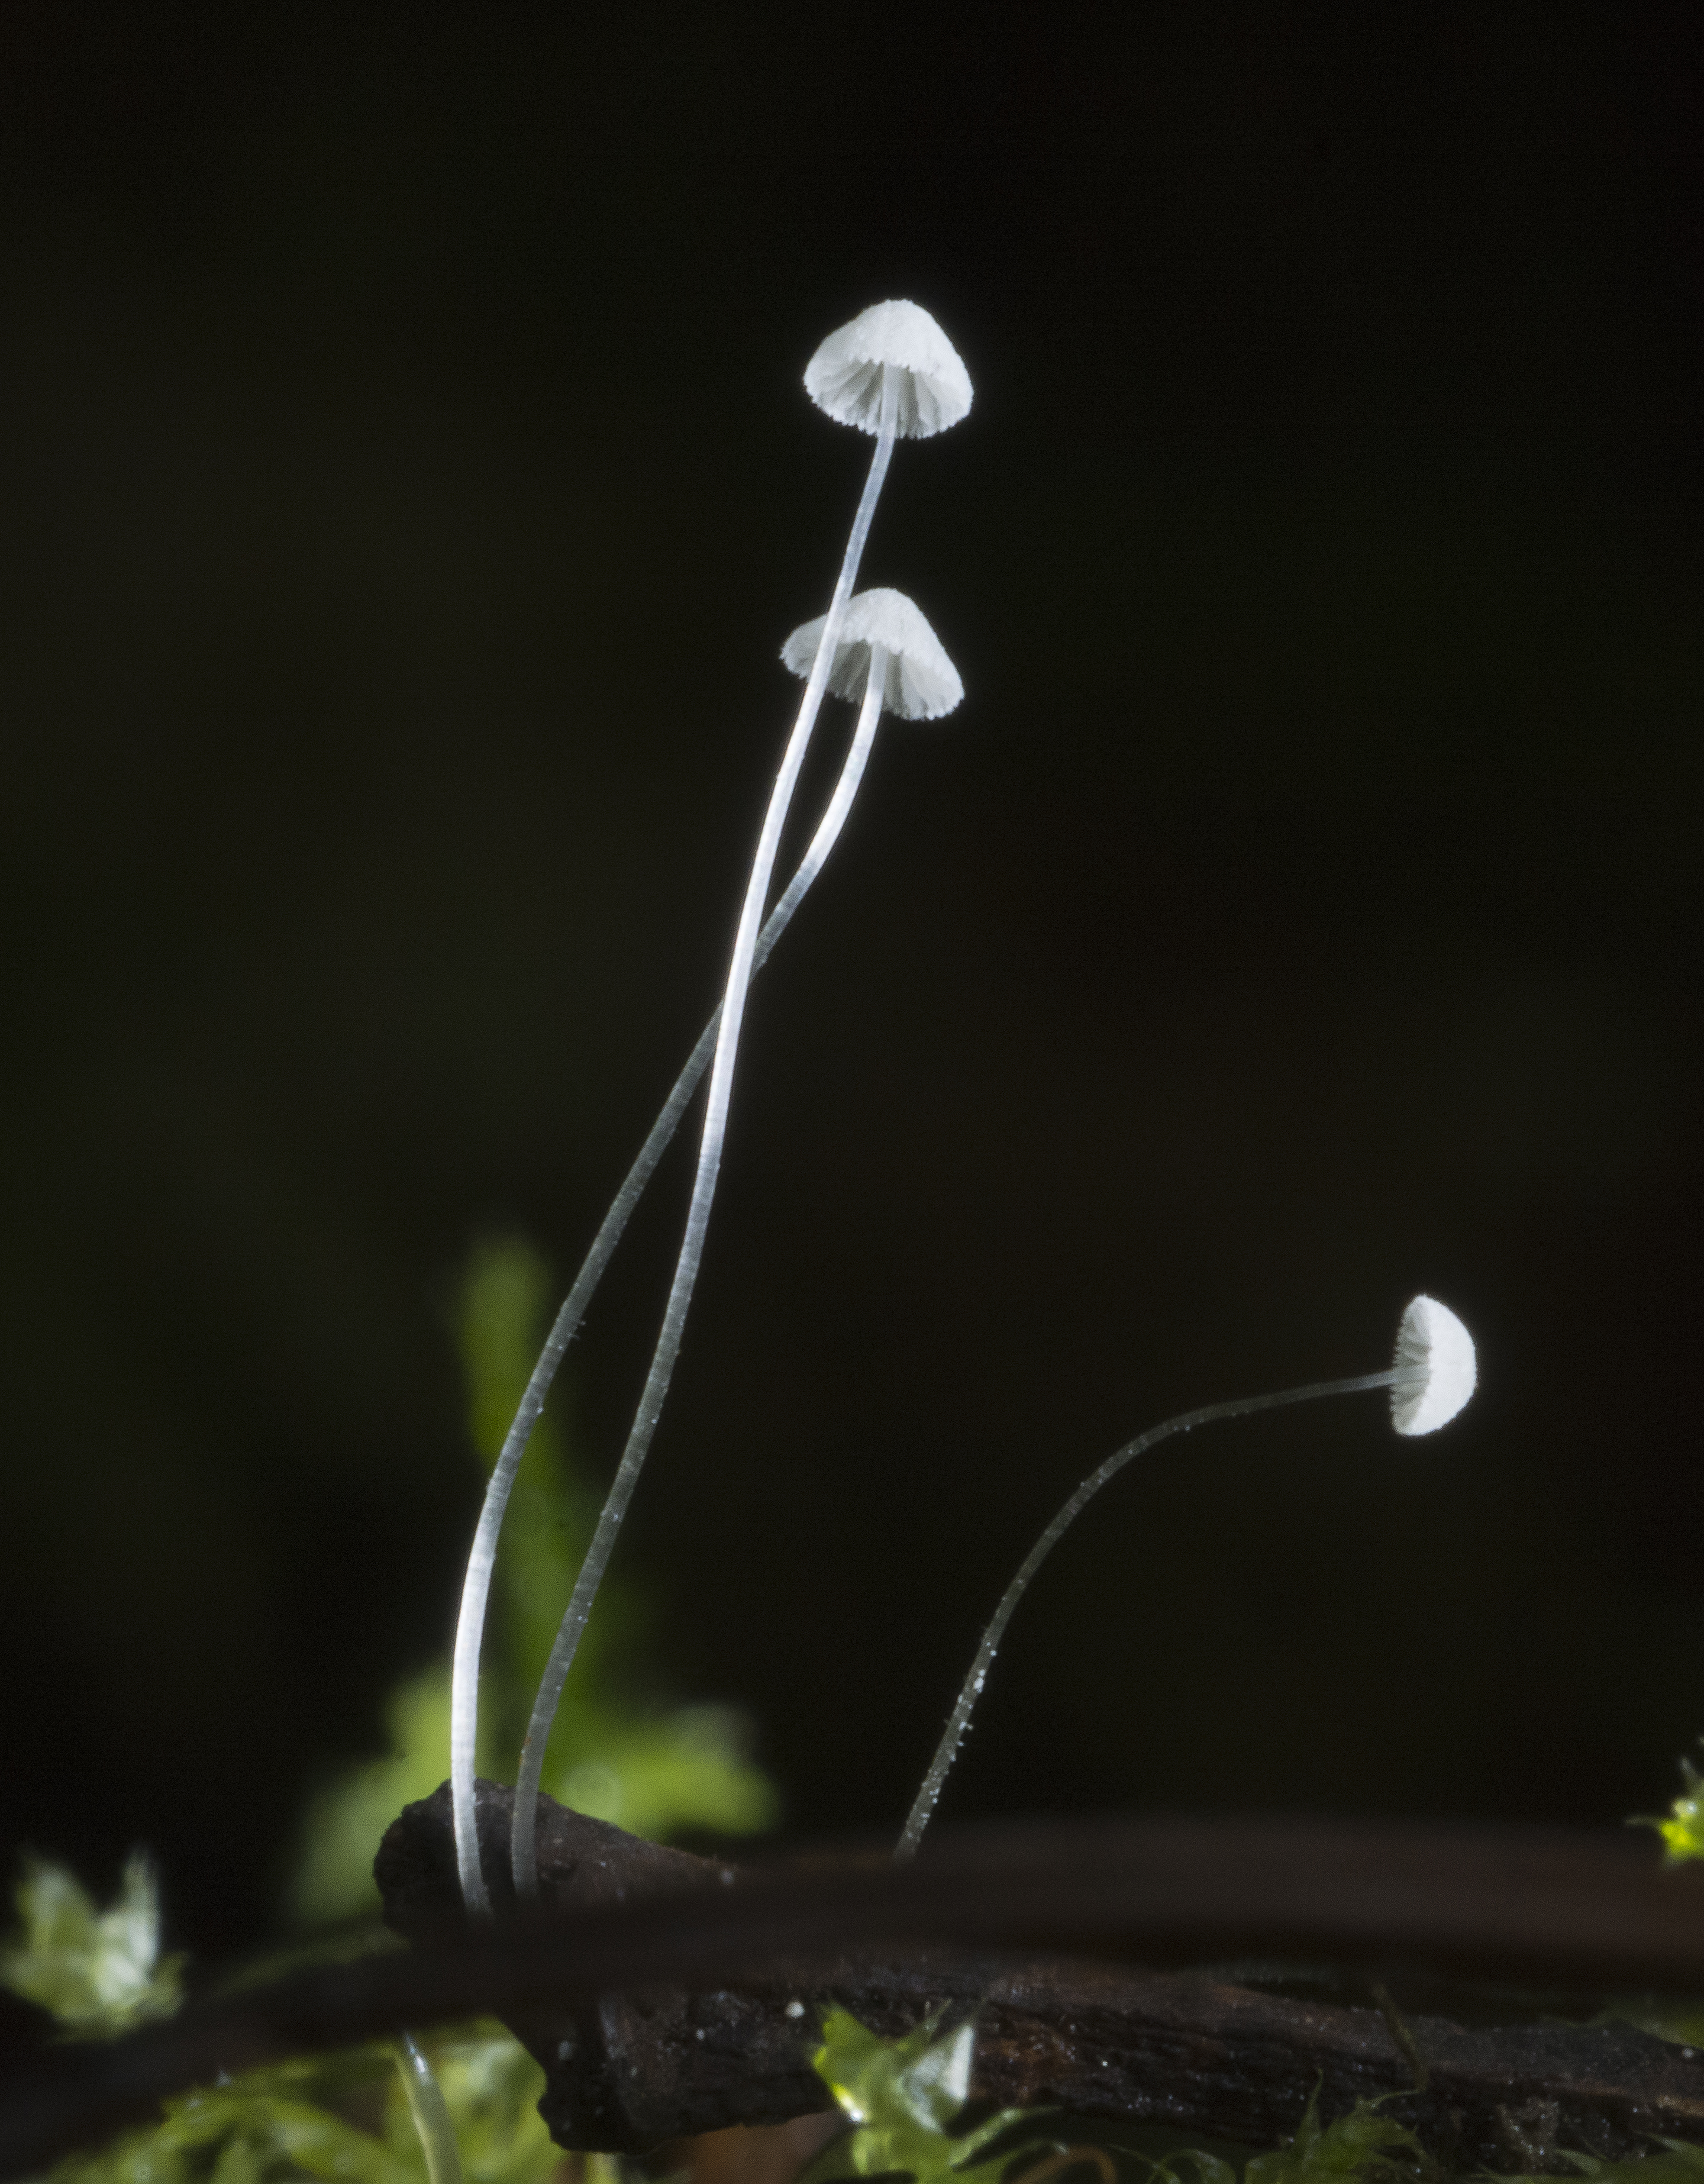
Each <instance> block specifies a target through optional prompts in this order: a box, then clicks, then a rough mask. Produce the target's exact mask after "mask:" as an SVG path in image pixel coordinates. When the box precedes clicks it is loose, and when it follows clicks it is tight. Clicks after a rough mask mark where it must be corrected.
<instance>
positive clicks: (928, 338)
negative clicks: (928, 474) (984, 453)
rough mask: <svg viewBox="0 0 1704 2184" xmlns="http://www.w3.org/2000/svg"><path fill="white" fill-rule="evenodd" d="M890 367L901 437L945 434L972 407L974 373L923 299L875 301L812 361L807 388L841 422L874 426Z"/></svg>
mask: <svg viewBox="0 0 1704 2184" xmlns="http://www.w3.org/2000/svg"><path fill="white" fill-rule="evenodd" d="M884 370H886V371H891V372H893V373H894V375H895V376H896V377H897V378H898V380H899V409H898V421H897V422H898V432H899V437H900V438H901V439H902V440H927V439H928V438H929V437H930V436H931V435H932V434H933V433H936V432H945V431H946V429H947V427H948V426H949V425H956V424H957V423H958V421H959V420H960V418H961V417H962V416H963V415H965V413H966V410H968V409H969V408H970V406H971V376H970V374H969V373H968V372H967V371H966V370H965V367H964V365H963V364H962V363H961V361H960V359H959V353H958V351H957V350H956V349H955V348H954V347H953V345H952V343H950V342H949V340H948V339H947V337H946V336H945V335H944V333H943V332H942V331H941V330H940V328H939V327H938V326H937V325H936V324H935V322H934V320H933V319H932V318H931V317H930V316H929V315H928V313H927V311H926V310H924V309H923V308H922V305H921V304H898V303H895V304H871V306H870V308H869V309H868V310H867V311H860V313H859V314H858V315H857V317H856V318H855V319H854V320H852V322H851V323H850V325H849V326H842V327H841V328H840V329H839V330H838V332H835V333H832V334H830V335H829V337H828V338H827V341H826V342H824V343H823V344H822V346H821V348H819V349H818V350H817V352H816V355H815V356H813V357H812V358H811V359H810V363H809V364H807V365H805V393H807V394H808V395H809V396H810V398H811V400H812V401H813V402H814V403H816V406H817V407H818V409H826V410H827V412H828V414H829V415H830V416H831V417H834V418H838V421H840V423H841V424H843V425H855V426H857V427H858V429H859V431H860V432H877V431H878V430H879V429H880V426H881V422H882V375H883V371H884Z"/></svg>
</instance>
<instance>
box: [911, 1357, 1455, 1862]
mask: <svg viewBox="0 0 1704 2184" xmlns="http://www.w3.org/2000/svg"><path fill="white" fill-rule="evenodd" d="M1424 1378H1425V1375H1424V1373H1420V1372H1405V1371H1403V1370H1401V1368H1398V1367H1396V1366H1389V1367H1387V1368H1385V1370H1384V1372H1382V1373H1356V1375H1355V1377H1354V1378H1353V1379H1348V1380H1316V1381H1314V1382H1312V1383H1311V1385H1309V1386H1307V1387H1306V1388H1285V1389H1284V1390H1281V1391H1280V1392H1279V1393H1278V1394H1277V1395H1275V1396H1237V1397H1234V1398H1233V1400H1232V1401H1230V1402H1228V1403H1206V1404H1204V1405H1203V1406H1202V1407H1201V1408H1200V1410H1198V1411H1183V1412H1180V1413H1179V1414H1178V1417H1176V1418H1167V1420H1166V1422H1165V1423H1164V1424H1163V1425H1157V1426H1150V1428H1149V1429H1148V1430H1147V1432H1146V1433H1144V1434H1138V1435H1137V1436H1136V1438H1135V1440H1129V1441H1126V1442H1125V1444H1124V1446H1123V1447H1122V1448H1121V1449H1117V1450H1115V1451H1113V1453H1112V1454H1111V1456H1109V1457H1107V1459H1106V1461H1105V1463H1103V1464H1102V1465H1101V1466H1100V1469H1099V1470H1098V1471H1092V1472H1090V1474H1089V1476H1088V1478H1087V1479H1084V1480H1083V1484H1082V1485H1081V1486H1079V1487H1078V1490H1077V1491H1076V1492H1075V1493H1074V1494H1073V1495H1072V1497H1071V1499H1070V1500H1069V1501H1068V1502H1066V1504H1065V1506H1064V1507H1063V1508H1062V1509H1061V1510H1060V1512H1059V1513H1058V1514H1057V1515H1056V1516H1055V1518H1054V1519H1053V1522H1052V1523H1051V1524H1050V1525H1049V1526H1048V1527H1047V1529H1046V1530H1045V1531H1044V1533H1043V1534H1042V1535H1041V1537H1040V1538H1039V1540H1038V1541H1036V1543H1035V1545H1034V1546H1033V1547H1032V1548H1031V1549H1030V1551H1029V1552H1028V1554H1027V1556H1026V1557H1024V1560H1023V1563H1022V1566H1021V1568H1019V1570H1018V1573H1017V1575H1016V1577H1015V1578H1014V1579H1013V1580H1012V1581H1011V1584H1010V1585H1008V1586H1007V1587H1006V1589H1005V1592H1004V1593H1003V1594H1002V1595H1001V1596H1000V1606H999V1607H997V1608H995V1610H994V1614H993V1616H992V1618H991V1619H990V1620H989V1623H988V1629H987V1630H984V1631H983V1640H982V1643H981V1645H980V1646H977V1657H976V1658H975V1660H973V1661H972V1663H971V1668H970V1674H968V1675H967V1676H966V1678H965V1680H964V1687H963V1689H962V1690H961V1691H960V1693H959V1699H958V1704H957V1705H956V1706H955V1708H953V1711H952V1714H951V1716H950V1718H949V1720H948V1723H947V1726H946V1728H945V1730H944V1732H943V1734H942V1736H941V1741H940V1742H939V1743H938V1745H937V1746H936V1747H935V1756H934V1758H933V1759H932V1760H931V1761H930V1762H929V1771H928V1773H927V1775H924V1777H923V1784H922V1788H921V1789H920V1790H919V1791H918V1792H917V1795H916V1800H915V1801H914V1802H913V1804H912V1806H911V1810H910V1814H909V1815H908V1817H907V1819H906V1821H905V1828H904V1830H903V1831H902V1833H901V1835H900V1836H899V1841H898V1843H897V1844H896V1845H895V1846H894V1857H895V1858H910V1857H911V1856H912V1854H913V1853H915V1852H916V1847H917V1845H918V1843H919V1841H921V1840H922V1833H923V1830H924V1829H925V1828H926V1827H927V1825H929V1818H930V1815H931V1814H933V1811H934V1809H935V1806H936V1803H937V1802H938V1799H939V1797H940V1794H941V1785H942V1784H943V1783H944V1781H945V1780H946V1779H947V1775H948V1771H949V1769H950V1768H951V1766H952V1763H953V1762H954V1760H955V1759H956V1758H958V1756H959V1747H960V1745H961V1743H962V1742H963V1741H964V1735H965V1731H966V1730H967V1729H968V1728H969V1727H970V1720H971V1715H972V1712H973V1711H974V1709H975V1707H976V1702H977V1700H978V1699H979V1698H980V1697H982V1691H983V1685H984V1684H985V1683H986V1682H987V1681H988V1670H989V1669H990V1667H992V1665H993V1663H994V1654H995V1652H996V1651H997V1650H998V1648H999V1646H1000V1640H1001V1638H1002V1637H1003V1636H1004V1635H1005V1626H1006V1625H1007V1624H1008V1623H1010V1622H1011V1619H1012V1614H1013V1612H1014V1610H1015V1609H1016V1607H1017V1604H1018V1602H1019V1601H1021V1600H1022V1598H1023V1596H1024V1594H1025V1593H1026V1592H1027V1591H1028V1590H1029V1582H1030V1580H1031V1579H1032V1578H1033V1576H1034V1575H1035V1574H1036V1572H1037V1571H1038V1570H1039V1568H1041V1566H1042V1564H1043V1563H1044V1562H1045V1561H1046V1559H1047V1557H1048V1556H1049V1555H1050V1553H1051V1552H1053V1550H1054V1548H1055V1546H1058V1544H1059V1542H1060V1541H1061V1539H1062V1538H1063V1537H1064V1536H1065V1533H1066V1529H1068V1527H1069V1526H1070V1524H1071V1522H1072V1518H1074V1517H1076V1516H1077V1515H1078V1513H1079V1512H1080V1511H1082V1510H1083V1509H1084V1508H1086V1507H1088V1505H1089V1502H1092V1501H1093V1500H1094V1497H1095V1496H1096V1495H1097V1494H1098V1493H1099V1492H1100V1490H1101V1488H1102V1487H1103V1486H1105V1485H1106V1483H1107V1481H1108V1480H1109V1479H1114V1478H1116V1477H1117V1474H1119V1473H1120V1472H1121V1471H1122V1469H1123V1468H1124V1467H1125V1465H1126V1464H1127V1463H1129V1461H1130V1459H1131V1457H1134V1456H1140V1455H1141V1454H1142V1452H1143V1451H1144V1449H1150V1448H1152V1447H1154V1446H1155V1444H1156V1443H1157V1442H1159V1441H1162V1440H1169V1439H1170V1438H1171V1436H1172V1435H1173V1434H1176V1433H1188V1432H1189V1430H1190V1429H1191V1428H1192V1427H1194V1426H1205V1425H1211V1424H1213V1423H1214V1422H1215V1421H1216V1420H1217V1419H1219V1418H1247V1417H1248V1416H1249V1414H1250V1412H1253V1411H1276V1410H1280V1409H1282V1408H1283V1407H1284V1406H1285V1405H1286V1404H1289V1403H1311V1402H1312V1401H1315V1400H1316V1398H1317V1397H1319V1396H1358V1395H1360V1394H1361V1393H1362V1391H1363V1390H1365V1389H1368V1388H1395V1387H1397V1386H1406V1385H1408V1384H1409V1383H1411V1382H1414V1383H1418V1382H1419V1381H1421V1380H1423V1379H1424Z"/></svg>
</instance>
